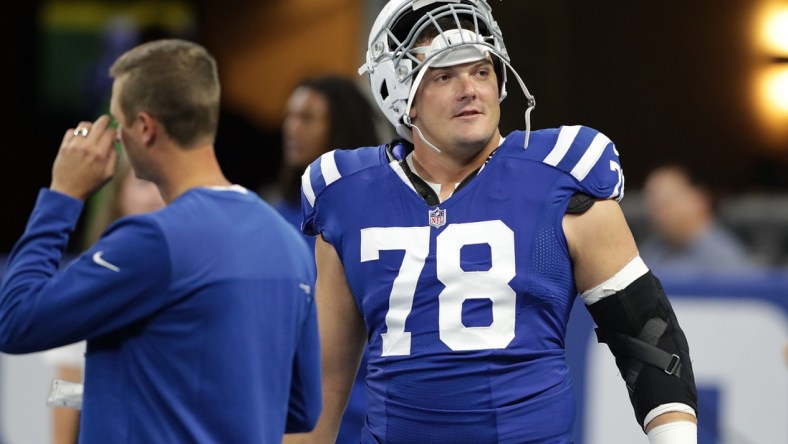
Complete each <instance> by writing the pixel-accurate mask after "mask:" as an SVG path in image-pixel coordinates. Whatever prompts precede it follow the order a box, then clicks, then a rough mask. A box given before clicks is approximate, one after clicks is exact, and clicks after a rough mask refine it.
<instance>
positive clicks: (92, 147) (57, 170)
mask: <svg viewBox="0 0 788 444" xmlns="http://www.w3.org/2000/svg"><path fill="white" fill-rule="evenodd" d="M109 123H110V118H109V116H108V115H102V116H101V117H99V118H98V119H96V121H95V122H87V121H83V122H80V123H79V125H77V126H76V129H69V130H68V131H66V134H65V135H64V136H63V141H62V142H61V144H60V150H59V151H58V153H57V157H56V158H55V163H54V164H53V165H52V183H51V184H50V187H49V188H50V189H51V190H53V191H57V192H59V193H63V194H67V195H69V196H72V197H74V198H77V199H79V200H83V201H84V200H86V199H87V198H88V197H90V196H91V195H92V194H93V193H95V192H96V191H98V190H99V188H101V187H102V186H103V185H104V184H105V183H106V182H107V181H109V180H110V179H111V178H112V175H113V174H114V172H115V164H116V163H117V160H118V157H117V156H118V155H117V152H116V151H115V149H114V143H115V131H116V130H115V129H114V128H111V127H110V126H109Z"/></svg>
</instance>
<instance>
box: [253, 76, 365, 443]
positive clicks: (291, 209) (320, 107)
mask: <svg viewBox="0 0 788 444" xmlns="http://www.w3.org/2000/svg"><path fill="white" fill-rule="evenodd" d="M376 113H377V110H375V109H374V108H372V106H371V104H370V102H369V101H368V100H367V98H366V97H365V96H364V95H363V93H362V92H361V90H360V89H359V88H358V87H357V86H356V85H355V84H354V83H353V81H351V80H350V79H347V78H345V77H342V76H339V75H333V74H329V75H323V76H317V77H309V78H306V79H304V80H302V81H301V82H299V84H298V85H297V86H296V87H295V89H294V90H293V92H292V93H291V94H290V97H289V98H288V101H287V105H286V109H285V120H284V123H283V125H282V138H283V140H282V154H283V161H282V167H281V169H280V173H279V178H278V182H277V183H276V185H277V186H276V188H274V189H268V190H263V191H262V192H261V194H262V196H263V198H264V199H266V200H267V201H269V202H270V203H271V204H272V206H273V207H274V208H276V209H277V210H278V211H279V212H280V214H282V215H283V216H284V217H285V219H287V220H288V221H290V223H292V224H293V226H295V227H296V228H298V229H299V230H300V227H301V175H302V174H303V173H304V170H305V169H306V167H307V166H308V165H309V164H310V163H311V162H312V161H313V160H315V159H317V158H318V157H320V156H321V155H322V154H324V153H326V152H328V151H331V150H333V149H334V148H340V149H342V148H346V149H351V148H357V147H360V146H372V145H377V144H379V143H380V141H379V140H378V135H377V132H376V127H377V121H376V117H375V116H376ZM304 239H306V240H307V242H308V243H309V244H310V245H311V246H312V251H314V244H315V238H314V237H311V236H304ZM366 358H367V356H366V353H365V354H364V356H363V358H362V362H361V366H360V367H359V371H358V374H357V376H356V380H355V383H354V385H353V389H352V391H351V394H350V399H349V400H348V406H347V409H346V410H345V413H344V415H343V417H342V422H341V425H340V429H339V436H338V437H337V441H336V442H337V443H338V444H357V443H358V442H359V441H360V439H361V428H362V427H363V425H364V417H365V415H366V407H367V401H366V390H365V388H364V380H365V376H366V373H367V371H366Z"/></svg>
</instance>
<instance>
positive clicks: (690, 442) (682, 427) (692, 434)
mask: <svg viewBox="0 0 788 444" xmlns="http://www.w3.org/2000/svg"><path fill="white" fill-rule="evenodd" d="M646 433H647V434H648V441H649V443H650V444H697V442H698V426H697V418H695V417H694V416H692V415H690V414H687V413H680V412H668V413H663V414H661V415H659V416H657V417H656V418H654V419H653V420H651V421H650V422H649V423H648V424H647V425H646Z"/></svg>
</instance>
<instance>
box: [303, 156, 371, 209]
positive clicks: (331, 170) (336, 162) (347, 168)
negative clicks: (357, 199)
mask: <svg viewBox="0 0 788 444" xmlns="http://www.w3.org/2000/svg"><path fill="white" fill-rule="evenodd" d="M382 163H386V162H385V146H384V145H381V146H375V147H364V148H356V149H352V150H333V151H329V152H327V153H325V154H323V155H322V156H320V157H318V158H317V159H315V161H313V162H312V163H311V164H310V165H309V166H308V167H307V169H306V171H304V174H303V176H301V191H302V194H303V197H304V199H305V200H306V202H307V203H309V205H310V206H312V207H314V206H315V200H316V199H317V197H318V196H319V195H320V193H322V192H323V190H325V189H326V188H327V187H328V186H329V185H331V184H332V183H334V182H336V181H337V180H339V179H341V178H342V177H347V176H350V175H352V174H354V173H356V172H358V171H361V170H363V169H366V168H371V167H375V166H379V165H381V164H382Z"/></svg>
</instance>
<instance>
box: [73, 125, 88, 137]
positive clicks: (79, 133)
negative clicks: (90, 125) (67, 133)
mask: <svg viewBox="0 0 788 444" xmlns="http://www.w3.org/2000/svg"><path fill="white" fill-rule="evenodd" d="M74 135H75V136H77V137H87V136H88V129H87V128H85V127H84V126H80V127H79V128H77V129H75V130H74Z"/></svg>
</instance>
